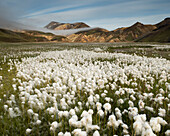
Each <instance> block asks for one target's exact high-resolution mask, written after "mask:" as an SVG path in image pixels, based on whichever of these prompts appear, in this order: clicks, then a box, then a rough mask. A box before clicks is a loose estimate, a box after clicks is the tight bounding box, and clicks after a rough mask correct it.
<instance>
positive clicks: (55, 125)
mask: <svg viewBox="0 0 170 136" xmlns="http://www.w3.org/2000/svg"><path fill="white" fill-rule="evenodd" d="M58 127H59V124H58V122H57V121H54V122H53V123H52V124H51V127H50V130H51V131H53V133H55V130H56V129H57V128H58Z"/></svg>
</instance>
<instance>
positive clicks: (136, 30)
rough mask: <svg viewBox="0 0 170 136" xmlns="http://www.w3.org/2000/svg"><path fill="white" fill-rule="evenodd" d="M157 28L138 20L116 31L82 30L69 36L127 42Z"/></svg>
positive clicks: (75, 39)
mask: <svg viewBox="0 0 170 136" xmlns="http://www.w3.org/2000/svg"><path fill="white" fill-rule="evenodd" d="M156 28H157V27H156V26H155V25H144V24H142V23H140V22H137V23H135V24H134V25H132V26H130V27H126V28H125V27H123V28H118V29H116V30H114V31H108V30H106V29H103V28H95V29H91V30H87V31H81V32H78V33H75V34H73V35H70V36H68V37H67V38H68V39H69V40H70V41H71V42H127V41H134V40H135V39H137V38H139V37H141V36H143V35H145V34H148V33H150V32H151V31H152V30H154V29H156Z"/></svg>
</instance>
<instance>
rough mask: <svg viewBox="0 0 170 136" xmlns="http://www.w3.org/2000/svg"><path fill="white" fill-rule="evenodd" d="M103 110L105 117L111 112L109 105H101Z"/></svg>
mask: <svg viewBox="0 0 170 136" xmlns="http://www.w3.org/2000/svg"><path fill="white" fill-rule="evenodd" d="M103 108H104V109H105V114H106V115H107V113H108V112H111V105H110V103H105V104H104V105H103Z"/></svg>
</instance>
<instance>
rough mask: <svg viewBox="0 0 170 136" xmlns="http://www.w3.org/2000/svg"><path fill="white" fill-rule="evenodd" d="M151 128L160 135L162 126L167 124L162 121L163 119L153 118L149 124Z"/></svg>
mask: <svg viewBox="0 0 170 136" xmlns="http://www.w3.org/2000/svg"><path fill="white" fill-rule="evenodd" d="M149 124H150V126H151V128H152V130H153V131H155V132H156V133H159V132H160V131H161V125H163V126H165V125H166V124H167V122H166V121H165V120H164V119H162V118H161V117H156V118H153V117H152V118H151V119H150V122H149Z"/></svg>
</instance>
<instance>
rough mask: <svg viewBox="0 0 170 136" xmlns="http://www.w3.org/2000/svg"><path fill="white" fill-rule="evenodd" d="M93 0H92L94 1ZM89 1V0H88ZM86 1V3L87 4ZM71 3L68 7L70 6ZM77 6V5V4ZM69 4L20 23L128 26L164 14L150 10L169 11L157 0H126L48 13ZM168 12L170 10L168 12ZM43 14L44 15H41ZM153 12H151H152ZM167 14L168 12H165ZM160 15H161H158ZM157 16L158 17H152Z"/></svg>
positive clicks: (166, 5) (40, 12)
mask: <svg viewBox="0 0 170 136" xmlns="http://www.w3.org/2000/svg"><path fill="white" fill-rule="evenodd" d="M94 1H95V0H93V2H94ZM88 2H89V1H88ZM88 2H87V3H86V4H88ZM72 6H73V5H71V6H70V7H72ZM77 6H78V5H77ZM67 7H69V6H65V7H64V6H63V7H56V8H55V7H53V8H49V9H45V10H42V11H38V12H35V13H32V14H30V15H34V16H32V17H28V18H23V19H20V21H21V22H22V23H24V24H25V23H26V24H27V23H31V24H33V25H37V26H44V25H46V24H48V23H49V22H50V21H58V22H77V21H84V22H85V23H88V24H89V25H92V26H94V27H106V28H107V29H110V30H111V29H115V28H117V27H121V26H129V25H131V24H132V23H134V22H136V21H140V20H141V21H144V23H145V22H146V23H147V22H151V23H152V22H155V20H157V21H158V22H159V21H160V20H159V19H160V18H161V20H162V17H165V14H163V13H162V14H161V13H160V14H159V15H158V13H157V15H151V14H149V15H148V14H147V13H150V12H149V11H150V10H156V11H159V10H160V11H162V10H163V11H169V6H168V4H167V3H165V2H162V3H157V0H143V1H130V2H129V1H128V2H123V3H117V4H110V5H105V6H98V7H88V6H87V7H84V8H81V9H72V10H70V11H62V12H58V13H49V14H46V13H47V12H49V11H54V10H56V9H58V10H59V9H65V8H67ZM148 10H149V11H148ZM169 13H170V12H169ZM42 14H44V15H42ZM152 14H153V13H152ZM166 15H167V16H168V15H169V14H168V12H167V14H166ZM160 16H161V17H160ZM154 17H159V18H154Z"/></svg>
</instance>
